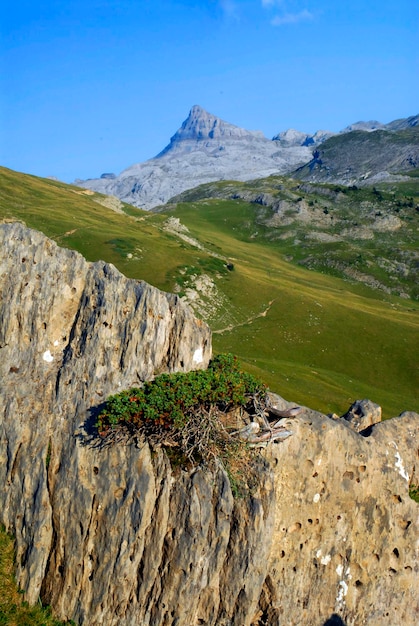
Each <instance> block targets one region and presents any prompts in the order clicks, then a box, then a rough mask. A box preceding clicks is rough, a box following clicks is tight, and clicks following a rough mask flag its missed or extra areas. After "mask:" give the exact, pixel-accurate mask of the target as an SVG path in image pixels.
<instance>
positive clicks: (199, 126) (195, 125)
mask: <svg viewBox="0 0 419 626" xmlns="http://www.w3.org/2000/svg"><path fill="white" fill-rule="evenodd" d="M246 137H249V138H250V137H251V138H254V137H257V138H260V139H265V140H266V141H268V140H267V139H266V138H265V137H264V135H263V133H262V132H260V131H248V130H245V129H244V128H240V127H239V126H234V124H230V123H229V122H225V121H224V120H222V119H221V118H219V117H217V116H215V115H213V114H212V113H208V111H206V110H205V109H203V108H202V107H201V106H199V105H198V104H195V105H194V106H193V107H192V108H191V110H190V112H189V115H188V117H187V118H186V120H185V121H184V122H183V124H182V126H181V127H180V128H179V130H177V131H176V133H175V134H174V135H173V137H172V138H171V139H170V144H169V145H168V146H167V147H166V148H165V149H164V150H163V152H162V153H161V154H164V153H165V152H167V151H168V150H170V149H173V148H174V147H176V146H177V145H178V144H179V143H181V142H183V141H208V140H220V139H225V138H229V139H242V138H246Z"/></svg>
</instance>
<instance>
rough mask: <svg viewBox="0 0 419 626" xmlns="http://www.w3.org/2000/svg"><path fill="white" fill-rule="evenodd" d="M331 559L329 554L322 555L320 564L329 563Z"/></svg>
mask: <svg viewBox="0 0 419 626" xmlns="http://www.w3.org/2000/svg"><path fill="white" fill-rule="evenodd" d="M331 560H332V557H331V556H330V554H326V556H323V557H322V558H321V559H320V563H321V564H322V565H329V563H330V561H331Z"/></svg>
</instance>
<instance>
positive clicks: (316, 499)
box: [313, 493, 320, 504]
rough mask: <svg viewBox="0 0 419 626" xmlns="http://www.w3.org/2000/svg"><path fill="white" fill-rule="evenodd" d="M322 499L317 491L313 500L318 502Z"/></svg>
mask: <svg viewBox="0 0 419 626" xmlns="http://www.w3.org/2000/svg"><path fill="white" fill-rule="evenodd" d="M319 501H320V494H319V493H315V494H314V496H313V502H314V503H316V504H317V502H319Z"/></svg>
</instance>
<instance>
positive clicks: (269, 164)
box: [75, 105, 419, 210]
mask: <svg viewBox="0 0 419 626" xmlns="http://www.w3.org/2000/svg"><path fill="white" fill-rule="evenodd" d="M418 119H419V118H418V116H413V117H410V118H406V119H399V120H395V121H394V122H390V123H389V124H381V123H380V122H376V121H373V122H356V123H355V124H352V125H351V126H348V127H347V128H345V129H344V130H343V131H341V133H339V134H337V135H336V134H334V133H331V132H330V131H326V130H319V131H317V132H316V133H314V134H313V135H310V134H308V133H304V132H300V131H298V130H294V129H289V130H286V131H283V132H280V133H278V134H277V135H275V136H274V137H273V139H272V140H270V139H267V138H266V137H265V136H264V135H263V133H262V132H260V131H248V130H245V129H243V128H240V127H238V126H234V125H233V124H230V123H228V122H226V121H224V120H222V119H220V118H219V117H216V116H215V115H212V114H211V113H208V112H207V111H205V110H204V109H203V108H202V107H200V106H198V105H195V106H193V107H192V109H191V111H190V113H189V115H188V117H187V119H186V120H185V121H184V122H183V124H182V125H181V127H180V128H179V130H178V131H177V132H176V133H175V134H174V135H173V137H172V138H171V140H170V143H169V144H168V145H167V146H166V147H165V148H164V149H163V150H162V151H161V152H160V153H159V154H158V155H157V156H156V157H154V158H152V159H149V160H148V161H145V162H143V163H135V164H134V165H131V166H130V167H128V168H127V169H125V170H124V171H123V172H121V173H120V174H119V175H115V174H111V173H106V174H102V176H101V177H100V178H95V179H89V180H77V181H76V183H75V184H77V185H79V186H80V187H85V188H87V189H91V190H94V191H97V192H100V193H104V194H108V195H114V196H116V197H117V198H119V199H120V200H123V201H124V202H127V203H130V204H133V205H134V206H137V207H140V208H143V209H147V210H149V209H151V208H153V207H156V206H160V205H163V204H165V203H166V202H167V201H168V200H169V199H170V198H172V197H173V196H176V195H178V194H180V193H182V192H183V191H185V190H188V189H193V188H194V187H196V186H198V185H201V184H204V183H209V182H213V181H219V180H238V181H247V180H253V179H255V178H264V177H266V176H270V175H272V174H284V173H290V172H292V171H294V170H295V168H299V169H298V173H297V174H296V176H297V177H299V178H303V179H307V180H319V181H321V180H328V181H335V182H340V183H343V184H351V183H353V182H355V181H358V179H359V178H360V177H365V178H366V179H369V178H370V177H371V176H375V175H378V176H379V177H380V176H381V177H383V176H384V177H386V176H388V175H387V174H385V173H384V174H381V172H391V173H393V172H397V173H398V172H404V171H406V170H409V169H411V168H412V167H415V165H414V163H416V162H417V143H418V137H417V134H416V133H417V129H418ZM377 129H378V130H377ZM361 130H362V131H364V132H361ZM352 131H357V132H358V133H361V134H358V135H357V134H355V135H353V134H352ZM372 131H374V132H372ZM389 131H402V132H405V131H406V133H407V135H406V136H404V135H403V134H402V135H400V136H399V135H395V134H392V133H390V132H389ZM377 133H378V134H377ZM383 133H384V134H383ZM409 133H410V134H409ZM324 142H326V143H324ZM415 145H416V149H414V146H415ZM319 146H322V148H320V147H319ZM323 146H325V148H324V149H323ZM313 148H316V149H317V151H316V152H315V153H314V154H315V157H314V159H313V158H312V157H313ZM319 151H320V152H319ZM320 154H321V156H319V155H320Z"/></svg>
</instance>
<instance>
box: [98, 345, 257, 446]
mask: <svg viewBox="0 0 419 626" xmlns="http://www.w3.org/2000/svg"><path fill="white" fill-rule="evenodd" d="M265 391H266V387H265V385H264V384H263V383H261V382H259V381H258V380H257V379H256V378H255V377H254V376H252V375H251V374H248V373H247V372H243V371H241V370H240V366H239V362H238V360H237V358H236V357H234V356H233V355H231V354H222V355H219V356H217V357H215V358H214V359H213V360H212V361H211V362H210V364H209V367H208V369H206V370H195V371H192V372H188V373H182V372H181V373H176V374H161V375H160V376H157V377H156V378H155V379H154V380H152V381H149V382H146V383H145V384H144V385H143V386H142V387H140V388H131V389H128V390H126V391H122V392H121V393H118V394H116V395H114V396H111V397H109V398H108V400H107V401H106V406H105V408H104V409H103V411H102V412H101V413H100V414H99V417H98V421H97V427H98V430H99V433H100V434H101V435H102V436H103V435H106V433H107V432H108V431H109V429H110V428H112V427H114V426H116V425H120V424H124V425H132V426H134V427H141V426H144V425H150V424H152V425H154V426H156V427H162V428H171V427H175V428H182V427H183V426H185V424H186V423H187V422H188V420H189V418H190V417H191V415H192V414H193V413H194V412H196V411H197V410H198V409H204V410H206V411H208V410H209V409H210V408H211V407H214V406H216V407H217V408H218V409H219V410H221V411H224V412H225V411H227V410H229V409H231V408H233V407H237V406H243V407H245V406H246V405H248V404H249V402H251V399H252V397H253V396H255V395H260V394H264V393H265Z"/></svg>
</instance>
